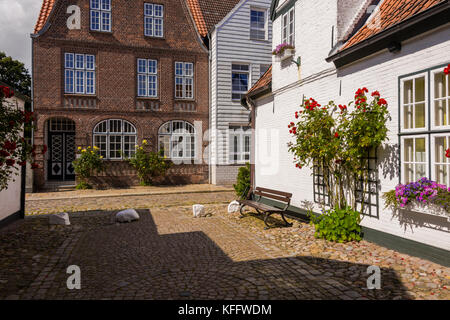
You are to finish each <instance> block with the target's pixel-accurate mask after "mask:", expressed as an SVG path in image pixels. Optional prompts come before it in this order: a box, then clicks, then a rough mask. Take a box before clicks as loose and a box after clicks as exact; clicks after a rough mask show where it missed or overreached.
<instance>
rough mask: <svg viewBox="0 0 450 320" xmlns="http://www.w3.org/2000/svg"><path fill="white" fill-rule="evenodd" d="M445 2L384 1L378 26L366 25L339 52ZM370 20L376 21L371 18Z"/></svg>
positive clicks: (430, 0)
mask: <svg viewBox="0 0 450 320" xmlns="http://www.w3.org/2000/svg"><path fill="white" fill-rule="evenodd" d="M443 1H447V0H384V1H383V2H382V3H381V5H380V10H379V12H378V13H377V14H378V15H380V16H379V23H380V24H379V26H378V27H377V26H374V25H375V23H370V24H369V23H366V24H365V25H364V26H363V27H362V28H361V29H359V30H358V32H357V33H356V34H355V35H353V37H351V38H350V40H348V41H347V43H346V44H345V45H344V47H342V49H341V50H344V49H347V48H349V47H351V46H354V45H355V44H357V43H359V42H361V41H364V40H366V39H368V38H370V37H372V36H374V35H376V34H378V33H380V32H382V31H384V30H386V29H389V28H391V27H393V26H395V25H396V24H398V23H400V22H402V21H405V20H407V19H409V18H411V17H412V16H413V15H415V14H418V13H420V12H422V11H424V10H427V9H429V8H431V7H432V6H435V5H437V4H439V3H440V2H443ZM372 19H376V17H373V18H372Z"/></svg>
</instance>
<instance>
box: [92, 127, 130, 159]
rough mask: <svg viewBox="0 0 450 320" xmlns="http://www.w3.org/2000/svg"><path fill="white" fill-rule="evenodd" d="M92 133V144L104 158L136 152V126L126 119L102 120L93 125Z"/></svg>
mask: <svg viewBox="0 0 450 320" xmlns="http://www.w3.org/2000/svg"><path fill="white" fill-rule="evenodd" d="M93 135H94V146H96V147H98V148H100V154H101V155H102V156H103V157H104V158H105V159H111V160H117V159H122V158H123V155H124V156H125V157H132V156H134V154H135V152H136V148H135V147H136V141H137V131H136V127H135V126H133V125H132V124H131V123H130V122H128V121H126V120H120V119H111V120H104V121H102V122H100V123H99V124H97V125H96V126H95V128H94V133H93ZM122 153H123V155H122Z"/></svg>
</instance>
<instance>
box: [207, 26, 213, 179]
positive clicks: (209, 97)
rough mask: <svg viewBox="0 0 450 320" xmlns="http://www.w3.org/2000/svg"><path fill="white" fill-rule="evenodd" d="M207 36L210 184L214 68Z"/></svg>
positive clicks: (209, 38)
mask: <svg viewBox="0 0 450 320" xmlns="http://www.w3.org/2000/svg"><path fill="white" fill-rule="evenodd" d="M206 37H207V38H208V76H209V79H208V80H209V81H208V86H209V94H208V105H209V112H208V115H209V116H208V117H209V126H208V127H209V143H210V147H209V156H208V158H209V159H208V172H209V184H212V170H211V167H212V166H211V159H212V148H211V134H212V131H211V130H212V84H211V83H212V81H211V79H212V74H211V72H212V68H211V63H212V55H211V47H212V46H211V37H210V34H209V33H208V34H207V35H206Z"/></svg>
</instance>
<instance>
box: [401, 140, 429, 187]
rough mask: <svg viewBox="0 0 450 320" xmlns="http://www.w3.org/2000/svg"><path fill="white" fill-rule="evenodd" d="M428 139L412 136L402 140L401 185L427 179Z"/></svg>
mask: <svg viewBox="0 0 450 320" xmlns="http://www.w3.org/2000/svg"><path fill="white" fill-rule="evenodd" d="M427 140H428V138H427V136H414V137H403V138H402V147H403V152H402V165H403V168H402V172H403V179H402V180H403V183H410V182H414V181H417V180H419V179H420V178H423V177H427V172H428V150H427V149H428V146H427V145H428V141H427Z"/></svg>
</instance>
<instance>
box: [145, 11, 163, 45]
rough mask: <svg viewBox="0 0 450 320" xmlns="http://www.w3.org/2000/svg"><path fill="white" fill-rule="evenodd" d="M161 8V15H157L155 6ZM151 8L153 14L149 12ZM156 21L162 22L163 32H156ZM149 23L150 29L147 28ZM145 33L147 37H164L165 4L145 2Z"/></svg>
mask: <svg viewBox="0 0 450 320" xmlns="http://www.w3.org/2000/svg"><path fill="white" fill-rule="evenodd" d="M156 7H160V8H161V15H160V16H157V15H156V14H155V12H156V11H155V8H156ZM148 8H151V14H148V13H147V12H148V11H147V10H148ZM156 21H160V22H161V34H158V35H157V34H156V28H155V26H156ZM147 25H150V29H149V28H147ZM144 35H145V36H147V37H155V38H164V5H162V4H159V3H149V2H145V3H144Z"/></svg>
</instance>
